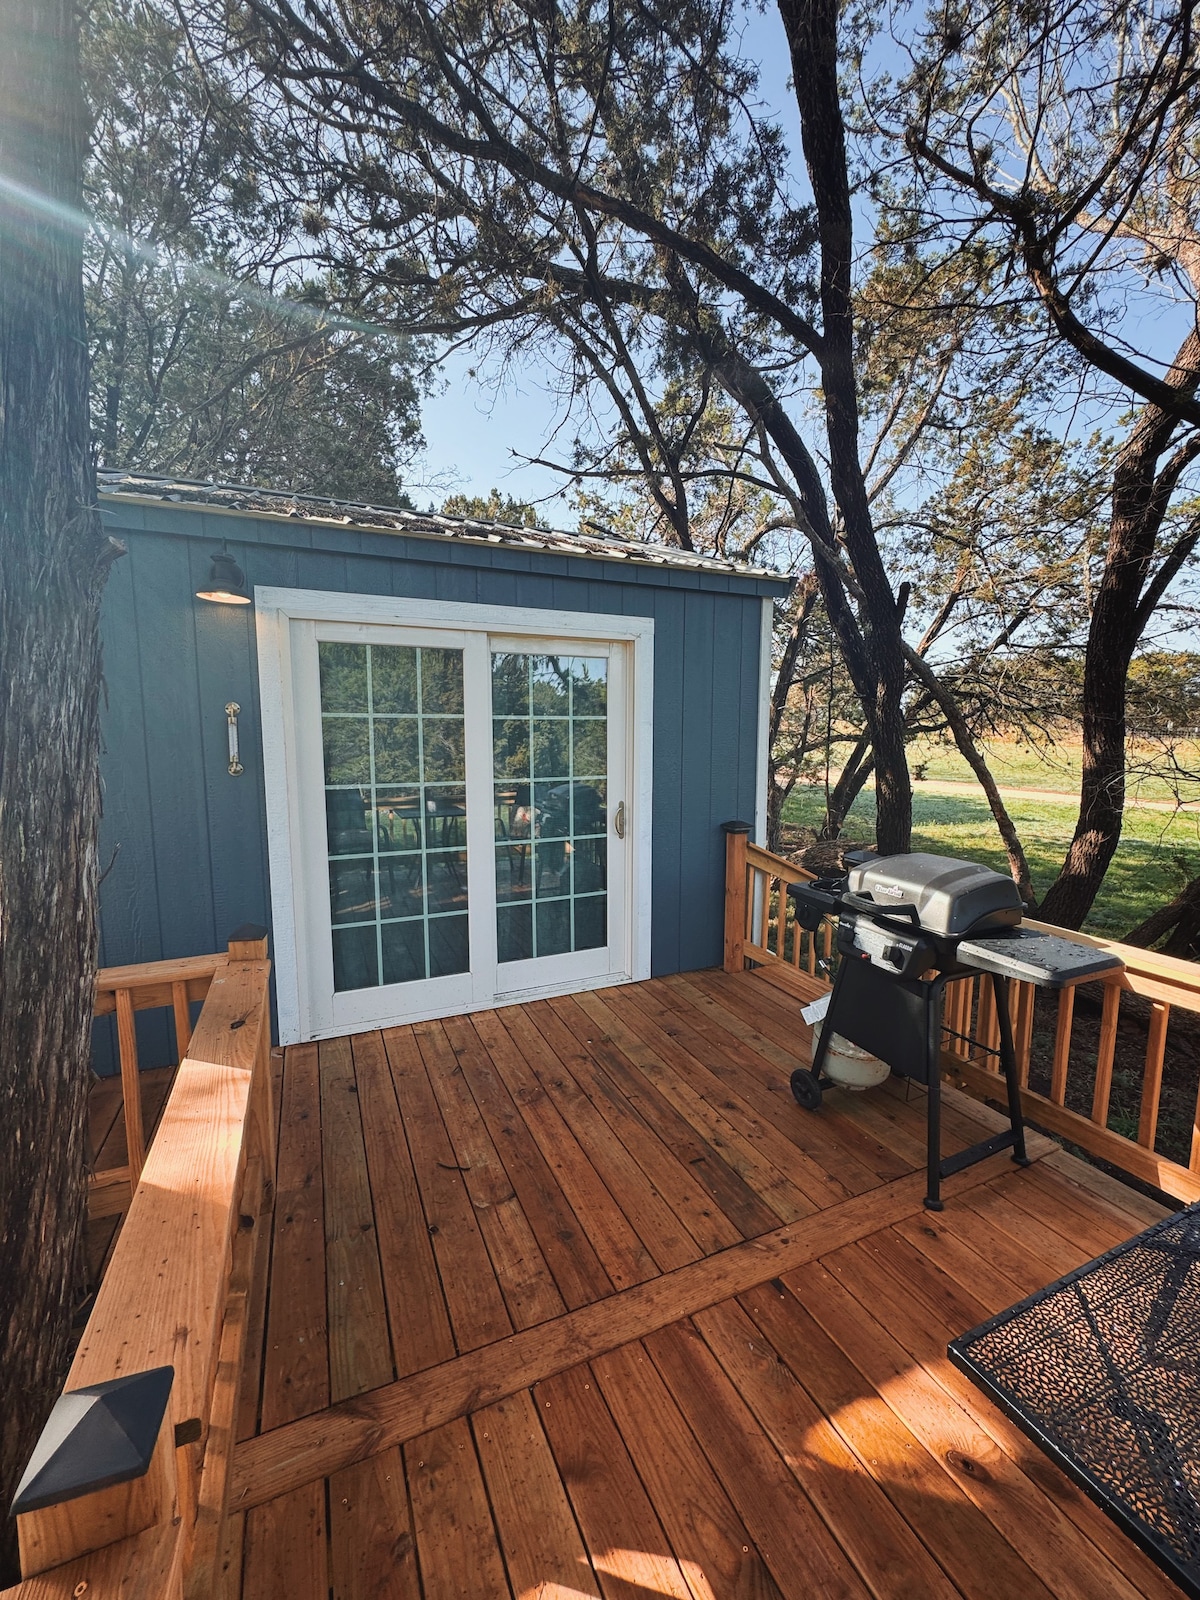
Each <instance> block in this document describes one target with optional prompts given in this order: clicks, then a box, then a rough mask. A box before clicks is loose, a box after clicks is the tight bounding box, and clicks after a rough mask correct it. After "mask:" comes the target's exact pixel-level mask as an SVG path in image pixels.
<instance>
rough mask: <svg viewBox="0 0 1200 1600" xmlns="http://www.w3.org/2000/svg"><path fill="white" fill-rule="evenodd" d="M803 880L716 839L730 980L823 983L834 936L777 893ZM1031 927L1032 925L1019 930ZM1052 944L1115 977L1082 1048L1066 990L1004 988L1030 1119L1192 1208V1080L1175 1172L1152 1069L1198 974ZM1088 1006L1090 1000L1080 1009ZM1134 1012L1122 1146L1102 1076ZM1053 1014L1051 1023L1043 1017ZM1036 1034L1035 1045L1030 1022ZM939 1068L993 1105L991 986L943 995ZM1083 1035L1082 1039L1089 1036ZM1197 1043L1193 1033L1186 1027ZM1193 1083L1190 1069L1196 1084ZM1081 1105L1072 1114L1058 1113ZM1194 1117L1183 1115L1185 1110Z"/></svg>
mask: <svg viewBox="0 0 1200 1600" xmlns="http://www.w3.org/2000/svg"><path fill="white" fill-rule="evenodd" d="M812 877H813V874H812V873H810V872H806V871H805V870H804V869H803V868H802V867H798V866H797V865H796V864H795V862H791V861H785V860H784V859H783V858H782V857H781V856H777V855H773V854H772V853H771V852H770V851H769V850H764V849H762V848H761V846H759V845H755V844H751V843H750V842H749V839H748V837H747V830H746V828H745V825H744V824H730V825H728V826H727V830H726V876H725V968H726V970H727V971H730V972H740V971H742V970H743V969H744V968H745V967H746V966H747V965H759V966H766V965H770V964H772V963H774V964H778V965H783V966H788V967H792V968H793V969H795V970H796V971H797V972H802V973H806V974H808V976H809V977H810V978H815V979H816V980H817V981H819V982H821V983H823V984H825V985H828V984H829V983H830V982H831V981H832V973H833V968H834V965H835V962H836V949H835V946H834V942H833V927H832V925H831V923H829V922H828V921H827V922H826V923H825V924H824V925H823V926H822V928H821V929H820V930H819V932H817V933H816V934H810V933H808V932H806V931H805V930H803V929H802V928H800V926H799V925H798V923H797V922H796V918H795V906H794V902H792V901H791V900H790V899H789V897H788V893H787V888H788V885H789V884H790V883H798V882H805V881H811V879H812ZM1024 926H1026V927H1030V928H1042V927H1043V924H1041V923H1038V922H1033V921H1026V923H1025V924H1024ZM1046 931H1048V932H1053V933H1056V934H1058V935H1060V936H1061V937H1063V938H1067V939H1071V940H1074V941H1075V942H1076V943H1079V944H1086V945H1090V946H1092V947H1093V948H1095V949H1100V950H1107V951H1111V952H1112V953H1113V954H1114V955H1118V956H1120V958H1121V960H1122V961H1123V962H1124V969H1123V970H1120V971H1115V972H1114V973H1113V974H1111V975H1110V976H1106V977H1105V978H1104V979H1103V981H1102V983H1101V982H1097V983H1095V984H1091V985H1088V986H1087V991H1086V992H1087V993H1088V995H1089V1000H1090V996H1091V995H1092V994H1094V993H1095V992H1096V991H1097V990H1099V991H1100V995H1101V997H1100V1008H1099V1010H1100V1014H1099V1025H1098V1028H1097V1029H1096V1030H1095V1032H1096V1037H1095V1041H1094V1043H1093V1041H1092V1040H1090V1039H1088V1040H1085V1041H1081V1040H1080V1039H1079V1038H1078V1037H1077V1035H1078V1034H1079V1033H1080V1032H1081V1031H1082V1030H1079V1029H1077V1016H1076V1009H1077V999H1076V995H1077V992H1078V991H1076V990H1074V989H1065V990H1062V991H1060V992H1059V994H1058V995H1057V997H1055V996H1053V995H1049V994H1048V993H1047V992H1045V991H1042V992H1041V993H1040V995H1039V992H1038V991H1036V990H1035V989H1034V986H1033V985H1032V984H1028V983H1013V984H1010V986H1009V991H1010V992H1009V1003H1010V1009H1011V1020H1012V1028H1013V1042H1014V1046H1015V1049H1016V1055H1017V1066H1018V1070H1019V1072H1020V1076H1021V1083H1022V1089H1021V1096H1022V1102H1023V1104H1024V1107H1025V1112H1026V1115H1027V1116H1028V1117H1029V1118H1030V1120H1031V1121H1033V1122H1036V1123H1037V1124H1038V1125H1039V1126H1041V1127H1043V1128H1046V1129H1048V1130H1049V1131H1051V1132H1053V1133H1057V1134H1060V1135H1061V1136H1062V1137H1063V1138H1065V1139H1068V1140H1069V1141H1070V1142H1071V1143H1072V1144H1074V1145H1077V1146H1078V1147H1079V1148H1080V1149H1083V1150H1086V1151H1087V1152H1088V1153H1089V1154H1090V1155H1093V1156H1097V1157H1099V1158H1101V1159H1102V1160H1104V1161H1107V1162H1110V1163H1111V1164H1112V1165H1114V1166H1116V1167H1119V1168H1120V1169H1121V1170H1122V1171H1124V1172H1126V1173H1129V1174H1130V1175H1131V1176H1133V1177H1136V1178H1139V1179H1141V1180H1142V1181H1144V1182H1146V1183H1150V1184H1153V1185H1154V1186H1155V1187H1156V1188H1158V1189H1161V1190H1162V1191H1163V1192H1164V1193H1166V1194H1169V1195H1173V1196H1175V1197H1176V1198H1177V1199H1180V1200H1186V1201H1188V1202H1191V1201H1194V1200H1200V1081H1196V1082H1194V1083H1192V1084H1191V1085H1190V1092H1191V1094H1192V1095H1193V1097H1194V1098H1193V1100H1192V1102H1191V1106H1190V1107H1189V1109H1190V1112H1191V1149H1190V1153H1189V1155H1188V1159H1187V1161H1186V1163H1185V1162H1183V1161H1179V1160H1174V1159H1172V1158H1171V1157H1169V1156H1166V1155H1161V1154H1159V1153H1158V1151H1157V1149H1156V1142H1157V1140H1158V1134H1159V1110H1160V1102H1161V1097H1162V1092H1163V1067H1164V1059H1165V1055H1166V1050H1167V1042H1168V1030H1169V1028H1170V1026H1171V1018H1172V1014H1173V1013H1176V1012H1185V1013H1190V1014H1192V1015H1200V965H1198V964H1196V963H1194V962H1191V961H1181V960H1179V959H1177V958H1176V957H1173V956H1164V955H1159V954H1158V953H1157V952H1155V951H1153V950H1142V949H1139V948H1137V947H1136V946H1134V945H1124V944H1118V943H1115V942H1114V941H1111V940H1107V939H1096V938H1092V937H1090V936H1089V935H1087V934H1083V933H1072V932H1068V931H1067V930H1065V929H1062V928H1049V927H1047V928H1046ZM1091 1003H1092V1004H1093V1006H1094V1002H1091ZM1123 1004H1124V1005H1125V1008H1126V1012H1127V1013H1129V1012H1133V1011H1135V1010H1136V1012H1137V1016H1136V1019H1135V1020H1136V1022H1137V1025H1138V1030H1139V1033H1138V1037H1139V1039H1140V1037H1141V1034H1142V1033H1143V1032H1144V1036H1145V1045H1144V1051H1142V1059H1141V1061H1140V1064H1139V1066H1138V1069H1137V1070H1138V1084H1137V1101H1138V1112H1137V1131H1136V1134H1134V1135H1133V1136H1132V1137H1130V1136H1129V1135H1127V1134H1124V1133H1121V1132H1118V1131H1116V1130H1115V1129H1114V1128H1112V1127H1111V1126H1110V1121H1111V1102H1112V1091H1113V1081H1114V1080H1113V1070H1114V1062H1115V1060H1116V1055H1117V1040H1118V1027H1119V1023H1120V1020H1121V1015H1122V1005H1123ZM1048 1005H1049V1006H1052V1007H1053V1008H1054V1009H1053V1012H1052V1013H1051V1015H1047V1014H1046V1007H1047V1006H1048ZM1039 1011H1040V1013H1041V1016H1040V1019H1039V1020H1040V1028H1039V1031H1038V1034H1037V1035H1036V1040H1035V1015H1037V1013H1038V1012H1039ZM944 1020H945V1032H944V1035H943V1056H942V1066H943V1070H944V1071H945V1072H946V1073H947V1074H948V1075H949V1076H950V1077H951V1078H952V1079H953V1080H954V1081H955V1082H957V1083H958V1084H959V1085H960V1087H962V1088H964V1089H966V1090H967V1091H968V1092H970V1093H971V1094H974V1095H975V1096H977V1097H978V1098H981V1099H1003V1084H1002V1080H1001V1079H1000V1072H999V1054H998V1049H999V1039H1000V1027H999V1021H998V1019H997V1016H996V1011H995V1000H994V998H993V992H992V986H991V984H990V983H979V982H978V981H977V980H976V979H974V978H962V979H958V980H956V981H955V982H953V983H950V984H948V985H947V986H946V1005H945V1018H944ZM1087 1031H1088V1033H1091V1032H1092V1030H1091V1028H1089V1029H1088V1030H1087ZM1197 1036H1198V1037H1200V1027H1198V1029H1197ZM1035 1042H1036V1043H1037V1044H1038V1047H1039V1049H1038V1052H1037V1055H1038V1061H1037V1071H1038V1077H1039V1081H1042V1082H1043V1083H1044V1087H1043V1088H1036V1087H1031V1086H1030V1077H1031V1071H1032V1069H1033V1068H1034V1065H1035ZM1195 1077H1196V1078H1197V1080H1200V1064H1198V1070H1197V1072H1196V1074H1195ZM1071 1100H1074V1101H1075V1102H1076V1104H1079V1103H1080V1101H1081V1100H1082V1102H1083V1103H1084V1107H1085V1108H1084V1109H1083V1110H1077V1109H1073V1108H1072V1106H1071V1105H1069V1104H1068V1102H1069V1101H1071ZM1191 1107H1194V1109H1191Z"/></svg>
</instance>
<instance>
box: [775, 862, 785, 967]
mask: <svg viewBox="0 0 1200 1600" xmlns="http://www.w3.org/2000/svg"><path fill="white" fill-rule="evenodd" d="M786 938H787V887H786V885H785V884H784V881H783V879H782V878H776V880H775V954H776V955H777V956H778V957H779V959H780V961H782V960H783V952H784V945H785V940H786Z"/></svg>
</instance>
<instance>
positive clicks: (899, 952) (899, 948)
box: [883, 944, 908, 972]
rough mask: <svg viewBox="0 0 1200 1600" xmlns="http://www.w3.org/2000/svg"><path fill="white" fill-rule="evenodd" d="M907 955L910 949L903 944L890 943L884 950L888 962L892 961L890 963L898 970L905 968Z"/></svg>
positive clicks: (884, 957) (884, 956)
mask: <svg viewBox="0 0 1200 1600" xmlns="http://www.w3.org/2000/svg"><path fill="white" fill-rule="evenodd" d="M907 956H908V951H907V950H906V949H905V948H904V946H903V945H902V944H890V945H888V947H887V949H886V950H885V951H884V952H883V959H884V960H885V961H887V962H890V964H891V965H892V966H893V967H895V968H896V970H897V972H899V971H900V970H901V969H902V968H903V966H904V963H905V960H906V959H907Z"/></svg>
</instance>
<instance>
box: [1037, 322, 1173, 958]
mask: <svg viewBox="0 0 1200 1600" xmlns="http://www.w3.org/2000/svg"><path fill="white" fill-rule="evenodd" d="M1198 379H1200V335H1198V334H1196V333H1192V334H1190V335H1189V336H1188V338H1187V339H1186V340H1185V341H1184V343H1183V345H1182V347H1181V348H1180V351H1179V353H1178V355H1177V356H1176V358H1175V363H1174V365H1173V367H1172V369H1171V372H1170V374H1169V375H1168V381H1169V382H1171V383H1172V385H1173V386H1174V387H1176V388H1178V389H1180V390H1181V391H1185V392H1187V391H1190V392H1193V393H1194V392H1195V390H1196V388H1197V380H1198ZM1175 427H1176V423H1175V420H1174V418H1172V417H1170V416H1168V415H1167V414H1166V413H1165V412H1164V411H1162V410H1161V409H1160V408H1159V407H1158V406H1154V405H1147V406H1144V407H1143V409H1142V411H1141V414H1140V415H1139V417H1138V420H1137V422H1136V423H1135V424H1134V426H1133V428H1132V430H1131V431H1130V434H1129V437H1128V439H1127V440H1126V442H1125V444H1124V445H1123V446H1122V448H1121V452H1120V454H1119V456H1118V458H1117V465H1116V469H1115V471H1114V473H1113V494H1112V515H1111V519H1110V522H1109V537H1108V549H1107V551H1106V553H1105V560H1104V572H1103V574H1102V576H1101V579H1100V584H1099V587H1098V588H1097V591H1096V599H1095V605H1094V606H1093V609H1092V620H1091V626H1090V627H1089V629H1088V641H1087V653H1086V655H1085V657H1084V667H1083V714H1082V721H1083V772H1082V781H1081V785H1080V794H1079V817H1078V820H1077V822H1076V824H1075V835H1074V838H1073V839H1072V840H1071V845H1070V848H1069V849H1068V851H1067V858H1066V860H1065V861H1064V863H1063V865H1062V869H1061V870H1060V872H1059V874H1058V877H1057V878H1056V879H1055V880H1054V882H1053V883H1052V884H1051V886H1050V888H1049V890H1048V891H1047V894H1046V897H1045V899H1044V900H1043V901H1042V904H1041V910H1040V915H1041V917H1042V919H1043V921H1045V922H1056V923H1058V924H1059V925H1060V926H1061V927H1064V928H1078V927H1080V926H1082V923H1083V920H1084V918H1085V917H1086V916H1087V914H1088V912H1089V911H1090V910H1091V908H1092V902H1093V901H1094V900H1095V898H1096V895H1097V894H1098V893H1099V891H1100V886H1101V884H1102V883H1103V882H1104V875H1105V873H1106V872H1107V871H1108V865H1109V862H1110V861H1111V860H1112V858H1113V855H1114V853H1115V852H1116V848H1117V845H1118V844H1119V843H1120V841H1121V824H1122V820H1123V817H1124V811H1125V694H1126V680H1127V678H1128V674H1129V663H1130V661H1131V660H1132V659H1133V652H1134V650H1135V649H1136V648H1137V645H1138V641H1139V639H1140V638H1141V635H1142V632H1143V630H1144V628H1145V623H1146V621H1147V620H1148V619H1147V618H1146V617H1145V616H1144V615H1143V614H1142V611H1141V609H1140V607H1139V601H1140V600H1141V598H1142V591H1143V588H1144V587H1145V584H1146V580H1147V578H1148V576H1149V573H1150V567H1151V563H1152V561H1153V559H1154V552H1155V547H1156V544H1157V541H1158V535H1159V532H1160V530H1161V528H1162V522H1163V517H1164V516H1165V514H1166V511H1167V507H1168V505H1169V504H1170V499H1171V492H1172V490H1173V489H1174V487H1175V482H1176V476H1177V475H1173V474H1172V473H1171V472H1170V470H1169V469H1164V471H1163V472H1162V473H1158V471H1157V468H1158V463H1159V460H1160V458H1161V456H1162V454H1163V452H1164V451H1165V450H1166V448H1167V445H1168V444H1169V443H1170V440H1171V436H1172V434H1173V432H1174V430H1175Z"/></svg>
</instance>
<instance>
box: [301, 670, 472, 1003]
mask: <svg viewBox="0 0 1200 1600" xmlns="http://www.w3.org/2000/svg"><path fill="white" fill-rule="evenodd" d="M318 658H319V666H320V686H321V732H322V748H323V752H324V778H325V821H326V840H327V850H328V863H329V903H330V919H331V923H332V929H331V932H332V939H333V988H334V992H335V993H342V992H345V991H347V990H353V989H369V988H376V987H379V986H382V985H388V984H398V983H414V982H419V981H421V980H423V979H427V978H439V977H444V976H447V975H449V974H452V973H464V972H466V971H468V969H469V966H470V952H469V940H468V928H467V919H468V902H467V851H466V842H467V841H466V816H467V798H466V755H465V744H464V719H463V652H462V651H461V650H444V649H429V648H426V647H422V646H407V645H383V644H350V643H341V642H338V641H333V640H321V641H320V642H319V644H318Z"/></svg>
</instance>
